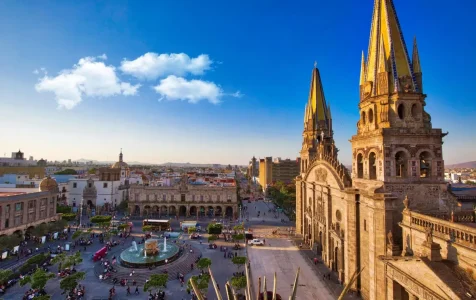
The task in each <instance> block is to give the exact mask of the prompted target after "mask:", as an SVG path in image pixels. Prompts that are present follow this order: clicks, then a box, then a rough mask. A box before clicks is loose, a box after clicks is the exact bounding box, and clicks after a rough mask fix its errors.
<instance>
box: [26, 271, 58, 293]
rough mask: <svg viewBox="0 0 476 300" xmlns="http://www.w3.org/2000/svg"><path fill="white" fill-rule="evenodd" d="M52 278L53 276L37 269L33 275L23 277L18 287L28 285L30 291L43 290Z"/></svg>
mask: <svg viewBox="0 0 476 300" xmlns="http://www.w3.org/2000/svg"><path fill="white" fill-rule="evenodd" d="M54 277H55V274H53V273H49V272H46V271H45V270H43V269H42V268H37V269H36V271H35V273H33V274H31V275H29V276H25V277H23V279H21V280H20V286H24V285H25V284H28V283H29V284H30V285H31V288H32V289H40V290H43V289H44V288H45V286H46V283H47V282H48V280H50V279H51V278H54Z"/></svg>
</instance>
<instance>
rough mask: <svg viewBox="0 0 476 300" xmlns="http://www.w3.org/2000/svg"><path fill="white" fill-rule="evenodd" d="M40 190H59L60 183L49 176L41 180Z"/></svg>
mask: <svg viewBox="0 0 476 300" xmlns="http://www.w3.org/2000/svg"><path fill="white" fill-rule="evenodd" d="M40 191H41V192H45V191H50V192H57V191H58V183H56V180H54V179H53V178H51V177H50V176H48V177H46V178H45V179H43V180H42V181H41V182H40Z"/></svg>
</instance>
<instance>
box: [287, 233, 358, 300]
mask: <svg viewBox="0 0 476 300" xmlns="http://www.w3.org/2000/svg"><path fill="white" fill-rule="evenodd" d="M293 243H294V244H295V245H296V246H297V247H299V244H300V243H303V244H304V241H303V240H301V239H295V240H294V241H293ZM299 253H300V254H301V255H302V256H303V257H305V258H306V261H308V263H309V264H310V265H312V266H313V270H314V271H315V272H316V274H317V275H318V277H319V279H321V280H322V281H323V282H324V283H325V285H326V286H327V288H328V290H329V291H330V292H331V293H332V294H333V295H334V296H336V298H338V297H339V295H340V294H341V293H342V291H343V290H344V286H343V285H342V284H340V283H339V279H338V277H337V274H336V273H335V272H333V271H331V270H330V269H329V268H328V267H327V266H326V265H325V264H324V263H323V262H322V261H323V260H322V257H321V256H320V255H316V253H314V252H313V251H312V250H311V249H309V248H306V249H300V250H299ZM315 257H317V259H318V263H317V265H315V264H314V258H315ZM329 273H330V274H331V279H330V280H329V279H324V277H325V275H327V274H329ZM344 299H361V298H360V297H359V296H357V295H355V294H351V293H347V294H346V295H345V297H344Z"/></svg>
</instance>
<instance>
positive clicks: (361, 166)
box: [357, 153, 364, 178]
mask: <svg viewBox="0 0 476 300" xmlns="http://www.w3.org/2000/svg"><path fill="white" fill-rule="evenodd" d="M357 178H364V157H363V155H362V154H361V153H359V154H358V155H357Z"/></svg>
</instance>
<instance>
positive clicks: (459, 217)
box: [430, 210, 476, 223]
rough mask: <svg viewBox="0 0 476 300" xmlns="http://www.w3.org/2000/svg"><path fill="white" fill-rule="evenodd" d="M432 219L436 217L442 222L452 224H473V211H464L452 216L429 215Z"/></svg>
mask: <svg viewBox="0 0 476 300" xmlns="http://www.w3.org/2000/svg"><path fill="white" fill-rule="evenodd" d="M430 216H432V217H436V218H439V219H442V220H446V221H450V222H454V223H475V222H476V218H475V212H474V211H473V210H464V211H457V212H453V213H452V214H448V213H436V214H430Z"/></svg>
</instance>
